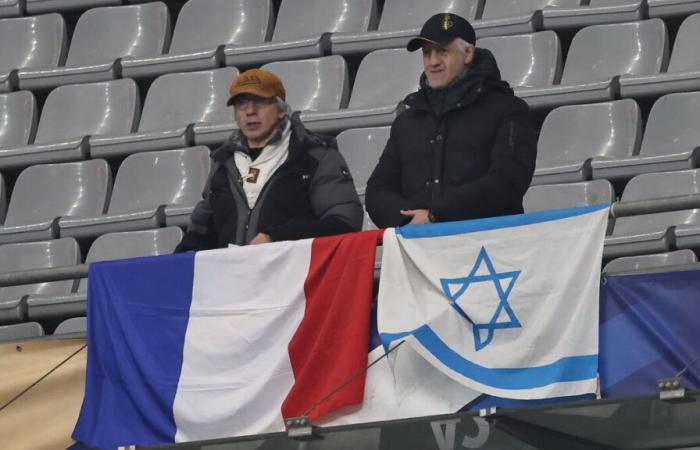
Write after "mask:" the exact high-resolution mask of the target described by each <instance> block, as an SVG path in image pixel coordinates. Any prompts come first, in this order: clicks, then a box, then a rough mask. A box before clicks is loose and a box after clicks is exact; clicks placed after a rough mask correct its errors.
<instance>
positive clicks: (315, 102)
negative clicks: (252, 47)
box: [262, 55, 350, 111]
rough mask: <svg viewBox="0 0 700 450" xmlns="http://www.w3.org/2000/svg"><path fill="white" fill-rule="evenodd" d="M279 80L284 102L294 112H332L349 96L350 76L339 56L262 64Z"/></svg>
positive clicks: (342, 106)
mask: <svg viewBox="0 0 700 450" xmlns="http://www.w3.org/2000/svg"><path fill="white" fill-rule="evenodd" d="M262 68H263V69H265V70H269V71H270V72H272V73H274V74H275V75H277V76H278V77H280V79H281V80H282V83H283V84H284V87H285V90H286V92H287V103H288V104H289V105H290V106H291V107H292V109H293V110H294V111H332V110H336V109H340V108H345V107H346V106H347V103H348V98H349V96H350V86H349V84H350V80H349V79H350V76H349V75H348V66H347V64H346V63H345V59H343V57H342V56H339V55H332V56H323V57H321V58H314V59H304V60H300V61H281V62H273V63H269V64H265V65H264V66H262Z"/></svg>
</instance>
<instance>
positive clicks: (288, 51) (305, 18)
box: [224, 0, 377, 67]
mask: <svg viewBox="0 0 700 450" xmlns="http://www.w3.org/2000/svg"><path fill="white" fill-rule="evenodd" d="M376 23H377V2H376V0H282V3H281V4H280V8H279V12H278V13H277V23H276V24H275V31H274V33H273V35H272V42H267V43H264V44H259V45H247V46H241V45H227V46H226V47H225V48H224V55H225V62H226V65H227V66H237V67H243V66H254V65H258V64H264V63H267V62H272V61H286V60H291V59H305V58H316V57H318V56H324V55H326V54H328V53H330V47H331V43H330V34H331V33H338V32H366V31H367V30H371V29H374V27H376Z"/></svg>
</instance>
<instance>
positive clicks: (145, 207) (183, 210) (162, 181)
mask: <svg viewBox="0 0 700 450" xmlns="http://www.w3.org/2000/svg"><path fill="white" fill-rule="evenodd" d="M208 173H209V149H208V148H207V147H204V146H199V147H190V148H185V149H177V150H165V151H158V152H145V153H135V154H133V155H129V156H127V157H126V159H124V161H123V162H122V164H121V166H120V167H119V171H118V172H117V176H116V179H115V181H114V189H113V190H112V198H111V200H110V203H109V208H108V209H107V212H106V214H104V215H100V214H99V213H98V214H94V215H92V216H90V217H86V216H82V218H77V217H76V218H74V217H61V218H60V219H59V221H58V228H59V233H60V235H61V236H73V237H79V238H91V237H95V236H100V235H102V234H105V233H112V232H115V231H134V230H148V229H153V228H158V227H160V226H162V225H170V224H171V222H175V223H184V224H186V223H187V222H188V220H189V214H191V212H192V209H193V208H194V205H195V203H197V201H199V200H200V199H201V193H202V189H203V188H204V183H205V181H206V178H207V175H208Z"/></svg>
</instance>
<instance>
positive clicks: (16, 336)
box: [0, 322, 44, 342]
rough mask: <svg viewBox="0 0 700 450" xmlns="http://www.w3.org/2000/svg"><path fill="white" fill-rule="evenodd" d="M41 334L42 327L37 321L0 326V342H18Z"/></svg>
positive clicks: (42, 332) (42, 333) (42, 331)
mask: <svg viewBox="0 0 700 450" xmlns="http://www.w3.org/2000/svg"><path fill="white" fill-rule="evenodd" d="M43 335H44V328H43V327H42V326H41V324H39V323H37V322H24V323H15V324H12V325H3V326H0V342H19V341H23V340H25V339H29V338H35V337H41V336H43Z"/></svg>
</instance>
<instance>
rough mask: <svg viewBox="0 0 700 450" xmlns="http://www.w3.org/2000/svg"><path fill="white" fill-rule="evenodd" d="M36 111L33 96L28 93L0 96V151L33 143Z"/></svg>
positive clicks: (11, 93) (20, 92)
mask: <svg viewBox="0 0 700 450" xmlns="http://www.w3.org/2000/svg"><path fill="white" fill-rule="evenodd" d="M37 109H38V108H37V105H36V100H35V99H34V95H32V93H31V92H29V91H19V92H10V93H9V94H2V95H0V117H1V118H2V120H0V149H3V148H10V147H20V146H24V145H27V144H29V143H31V142H33V141H34V135H35V134H36V125H37V115H38V114H37Z"/></svg>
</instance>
